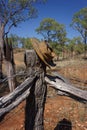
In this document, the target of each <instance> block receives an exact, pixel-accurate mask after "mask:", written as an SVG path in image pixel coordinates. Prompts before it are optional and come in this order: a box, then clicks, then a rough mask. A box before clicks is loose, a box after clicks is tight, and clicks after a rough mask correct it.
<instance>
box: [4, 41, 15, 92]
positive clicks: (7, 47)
mask: <svg viewBox="0 0 87 130" xmlns="http://www.w3.org/2000/svg"><path fill="white" fill-rule="evenodd" d="M6 41H7V40H6ZM4 55H5V65H6V71H7V78H8V85H9V90H10V92H12V91H13V90H14V88H15V87H16V77H15V64H14V56H13V48H12V43H11V41H10V43H8V41H7V42H4Z"/></svg>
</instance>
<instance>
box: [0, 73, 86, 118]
mask: <svg viewBox="0 0 87 130" xmlns="http://www.w3.org/2000/svg"><path fill="white" fill-rule="evenodd" d="M34 80H35V76H34V77H29V78H27V79H26V80H25V81H24V82H23V83H22V84H20V85H19V86H18V87H17V88H16V89H15V90H14V91H13V92H12V93H10V94H8V95H7V96H4V97H1V98H0V116H2V115H3V114H5V113H7V112H9V111H10V110H12V109H13V108H15V107H16V106H17V105H19V104H20V103H21V102H22V101H23V100H25V99H26V98H27V97H28V96H29V93H30V88H31V87H32V86H33V83H34ZM45 80H46V82H47V83H49V85H50V86H51V87H53V88H55V89H57V90H60V91H62V92H64V93H66V95H68V96H70V97H73V98H75V97H77V99H79V101H82V102H84V103H87V91H84V90H81V89H78V88H76V87H75V86H72V85H71V84H67V83H65V82H64V81H62V79H60V77H59V78H58V76H51V75H46V77H45Z"/></svg>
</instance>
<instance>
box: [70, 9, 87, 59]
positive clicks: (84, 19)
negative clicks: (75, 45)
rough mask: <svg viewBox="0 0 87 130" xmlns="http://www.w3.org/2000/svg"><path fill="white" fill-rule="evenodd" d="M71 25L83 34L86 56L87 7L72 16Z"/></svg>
mask: <svg viewBox="0 0 87 130" xmlns="http://www.w3.org/2000/svg"><path fill="white" fill-rule="evenodd" d="M71 26H72V27H73V28H74V29H76V30H77V31H78V32H79V33H80V34H81V36H82V38H83V42H84V44H85V45H84V50H85V53H84V56H86V51H87V7H86V8H82V9H81V10H80V11H78V12H76V13H75V14H74V16H73V18H72V23H71Z"/></svg>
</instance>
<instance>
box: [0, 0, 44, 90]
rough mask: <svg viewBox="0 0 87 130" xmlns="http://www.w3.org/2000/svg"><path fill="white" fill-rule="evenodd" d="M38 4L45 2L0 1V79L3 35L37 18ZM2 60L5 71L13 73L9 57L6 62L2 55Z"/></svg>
mask: <svg viewBox="0 0 87 130" xmlns="http://www.w3.org/2000/svg"><path fill="white" fill-rule="evenodd" d="M38 2H39V3H41V2H45V0H0V78H2V58H3V55H4V54H6V53H5V52H4V51H6V49H4V51H3V45H4V44H3V43H4V38H5V35H7V34H8V33H9V31H10V29H11V28H12V27H13V26H14V27H17V25H18V24H20V23H21V22H23V21H26V20H29V19H30V18H35V17H36V16H37V9H36V6H35V5H36V4H37V3H38ZM6 42H7V41H6ZM7 45H8V44H7ZM7 45H6V46H7ZM7 52H9V51H7ZM8 55H9V54H8ZM7 57H8V56H7ZM4 58H5V60H6V66H7V68H8V69H7V71H8V72H12V73H14V71H13V70H12V68H13V66H14V64H13V65H12V64H11V57H9V59H8V60H7V58H6V55H4ZM9 69H11V70H9ZM12 73H9V76H11V75H12ZM11 80H12V79H11ZM13 88H14V86H13Z"/></svg>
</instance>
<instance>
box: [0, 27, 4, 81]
mask: <svg viewBox="0 0 87 130" xmlns="http://www.w3.org/2000/svg"><path fill="white" fill-rule="evenodd" d="M3 34H4V27H3V26H2V25H1V24H0V79H2V77H3V73H2V60H3Z"/></svg>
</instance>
